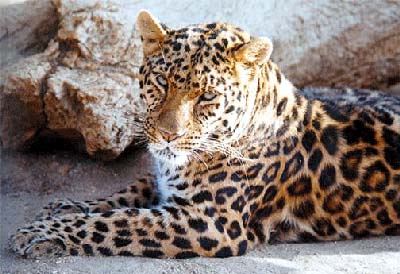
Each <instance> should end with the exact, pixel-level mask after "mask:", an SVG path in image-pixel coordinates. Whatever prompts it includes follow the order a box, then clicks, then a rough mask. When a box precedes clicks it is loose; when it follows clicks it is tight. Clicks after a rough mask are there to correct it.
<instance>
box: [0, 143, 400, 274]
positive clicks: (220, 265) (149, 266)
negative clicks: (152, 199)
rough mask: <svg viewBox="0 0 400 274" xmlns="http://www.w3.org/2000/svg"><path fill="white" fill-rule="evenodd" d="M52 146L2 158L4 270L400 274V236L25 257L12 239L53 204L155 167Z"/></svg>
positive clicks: (138, 155)
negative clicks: (147, 254)
mask: <svg viewBox="0 0 400 274" xmlns="http://www.w3.org/2000/svg"><path fill="white" fill-rule="evenodd" d="M49 142H50V141H49V140H45V141H43V142H42V143H41V144H38V145H36V146H35V147H34V148H33V149H32V150H30V151H29V152H25V153H17V152H13V153H10V152H4V151H3V152H2V153H1V158H0V160H1V162H0V168H1V169H0V179H1V199H0V208H1V211H0V212H1V223H0V224H1V229H0V273H41V274H42V273H142V274H146V273H151V274H154V273H165V274H167V273H201V274H203V273H229V274H233V273H338V272H340V273H400V237H382V238H372V239H366V240H361V241H346V242H330V243H316V244H285V245H283V244H281V245H273V246H262V247H260V248H258V249H257V250H254V251H252V252H250V253H248V254H247V255H246V256H243V257H233V258H228V259H206V258H197V259H190V260H179V261H177V260H156V259H147V258H122V257H113V258H101V257H67V258H59V259H51V260H28V259H22V258H20V257H17V256H16V255H15V254H13V253H11V252H10V250H9V249H8V246H7V239H8V237H9V235H10V234H11V233H13V232H14V231H15V229H16V228H17V227H19V226H21V225H23V224H24V223H26V222H29V221H31V220H32V216H34V215H35V213H36V212H37V211H38V210H39V209H40V208H41V207H42V206H43V205H45V204H46V203H47V202H48V201H50V200H52V199H55V198H57V197H69V198H71V199H87V198H95V197H101V196H104V195H107V194H110V193H111V192H113V191H116V190H119V189H121V188H123V187H124V186H125V185H127V184H129V183H130V182H132V181H133V180H134V178H135V177H136V176H138V175H140V173H142V172H144V171H145V169H146V168H145V167H147V166H148V165H149V163H150V160H149V158H148V155H147V154H146V152H144V151H143V150H138V149H129V150H128V151H126V152H125V153H124V154H123V155H122V156H121V157H120V158H118V159H117V160H114V161H112V162H102V161H96V160H93V159H89V158H88V156H87V155H86V154H79V153H76V152H72V151H73V150H72V149H71V147H69V146H67V145H65V144H63V143H61V142H59V143H57V142H56V143H54V141H51V143H50V144H49ZM49 147H51V148H49Z"/></svg>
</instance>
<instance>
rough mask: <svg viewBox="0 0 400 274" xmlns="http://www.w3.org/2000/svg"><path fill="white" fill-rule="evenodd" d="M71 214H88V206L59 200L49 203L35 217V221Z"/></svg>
mask: <svg viewBox="0 0 400 274" xmlns="http://www.w3.org/2000/svg"><path fill="white" fill-rule="evenodd" d="M72 213H86V214H87V213H89V206H88V205H87V204H86V203H85V202H79V201H72V200H69V199H59V200H55V201H53V202H50V203H49V204H48V205H47V206H45V207H44V208H43V209H42V210H41V212H40V213H39V214H38V215H37V216H36V220H40V219H44V218H47V217H56V216H61V215H66V214H72Z"/></svg>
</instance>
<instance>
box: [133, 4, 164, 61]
mask: <svg viewBox="0 0 400 274" xmlns="http://www.w3.org/2000/svg"><path fill="white" fill-rule="evenodd" d="M136 23H137V26H138V28H139V31H140V36H141V39H142V46H143V53H144V56H149V55H152V54H154V53H155V52H157V51H158V50H160V45H161V44H162V43H163V42H164V39H165V36H166V31H165V30H164V29H163V27H162V26H161V24H160V23H159V22H158V20H157V19H156V18H154V17H153V16H152V15H151V14H150V13H149V12H148V11H146V10H142V11H140V12H139V15H138V16H137V19H136Z"/></svg>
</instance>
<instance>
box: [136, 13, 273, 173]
mask: <svg viewBox="0 0 400 274" xmlns="http://www.w3.org/2000/svg"><path fill="white" fill-rule="evenodd" d="M137 24H138V27H139V30H140V34H141V39H142V43H143V53H144V58H143V63H142V66H141V68H140V78H139V80H140V87H141V95H140V97H141V98H142V99H143V100H144V104H145V105H146V107H147V112H146V114H147V115H146V119H145V122H144V131H145V134H146V136H147V138H148V145H149V149H150V151H151V152H152V153H153V155H154V156H155V157H156V158H159V159H161V160H165V161H173V162H175V163H176V164H178V165H182V164H184V163H185V162H186V161H187V160H188V159H190V158H191V157H194V156H195V155H196V152H198V151H207V152H214V151H220V152H224V150H226V149H227V147H229V145H230V144H231V143H232V142H234V141H235V140H237V139H239V138H240V137H241V136H242V135H243V134H246V131H245V129H246V128H247V127H248V124H249V121H250V117H251V115H252V114H253V112H254V100H255V97H256V93H257V85H258V78H257V77H258V76H257V75H258V71H259V70H260V69H261V67H262V66H263V65H264V64H265V63H266V62H267V61H268V59H269V57H270V55H271V52H272V43H271V41H270V40H269V39H267V38H254V37H251V36H250V35H249V34H248V33H246V32H244V31H242V30H240V29H238V28H236V27H234V26H232V25H229V24H225V23H212V24H200V25H191V26H189V27H185V28H182V29H177V30H172V29H169V28H167V27H166V26H165V25H163V24H160V23H159V22H158V21H157V19H155V18H154V17H153V16H152V15H151V14H150V13H148V12H147V11H141V12H140V13H139V15H138V18H137ZM225 152H226V151H225Z"/></svg>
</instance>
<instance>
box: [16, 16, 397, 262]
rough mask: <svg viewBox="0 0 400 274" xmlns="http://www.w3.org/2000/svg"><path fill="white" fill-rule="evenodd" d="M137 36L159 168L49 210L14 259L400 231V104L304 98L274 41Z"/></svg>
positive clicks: (212, 251)
mask: <svg viewBox="0 0 400 274" xmlns="http://www.w3.org/2000/svg"><path fill="white" fill-rule="evenodd" d="M137 26H138V29H139V31H140V36H141V39H142V44H143V63H142V65H141V67H140V71H139V86H140V100H142V103H143V104H144V105H145V114H144V115H145V118H144V119H143V123H142V124H141V127H142V129H143V134H144V135H145V137H146V140H147V148H148V151H149V152H150V154H151V155H152V156H153V158H154V165H152V167H151V168H150V171H149V172H148V173H146V174H145V175H144V176H143V177H141V178H140V179H138V180H136V181H135V182H134V183H133V184H132V185H130V186H129V187H127V188H126V189H124V190H121V191H119V192H117V193H115V194H112V195H111V196H109V197H107V198H102V199H97V200H87V201H74V200H69V199H61V200H56V201H54V202H51V203H50V204H48V205H47V206H46V207H44V209H43V210H42V212H41V213H40V214H39V215H38V217H37V218H36V220H35V221H33V222H32V223H30V224H28V225H26V226H24V227H22V228H20V229H18V230H17V232H16V233H15V234H14V235H12V236H11V238H10V245H11V248H12V250H14V251H15V252H16V253H17V254H19V255H21V256H24V257H27V258H38V257H49V256H68V255H72V256H76V255H88V256H89V255H102V256H113V255H118V256H144V257H151V258H175V259H186V258H193V257H198V256H200V257H217V258H225V257H230V256H241V255H244V254H246V253H247V252H248V251H249V250H252V249H254V248H256V247H257V246H260V245H263V244H274V243H276V242H278V243H281V242H284V243H296V242H321V241H339V240H347V239H359V238H363V237H367V236H379V235H389V236H398V235H400V98H398V97H395V96H390V95H387V94H383V93H380V92H378V91H368V90H355V89H346V88H344V89H337V90H336V91H334V92H332V90H330V95H329V96H326V92H319V91H318V90H313V89H308V90H307V89H306V90H300V89H298V88H296V87H295V86H294V85H293V84H292V83H291V82H290V81H289V80H288V79H286V77H285V76H284V75H283V73H282V72H281V70H280V69H279V68H278V66H277V65H276V64H275V63H274V62H273V61H272V59H271V54H272V49H273V44H272V42H271V40H270V39H269V38H266V37H256V36H252V35H251V34H249V33H248V32H246V31H244V30H242V29H240V28H238V27H235V26H233V25H231V24H228V23H222V22H217V23H202V24H194V25H189V26H187V27H183V28H179V29H172V28H169V27H167V26H166V25H165V24H162V23H160V22H159V21H158V19H156V18H155V17H154V16H153V15H152V14H151V13H149V12H148V11H145V10H143V11H141V12H140V13H139V14H138V17H137ZM325 97H326V98H325ZM328 97H329V98H328Z"/></svg>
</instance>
